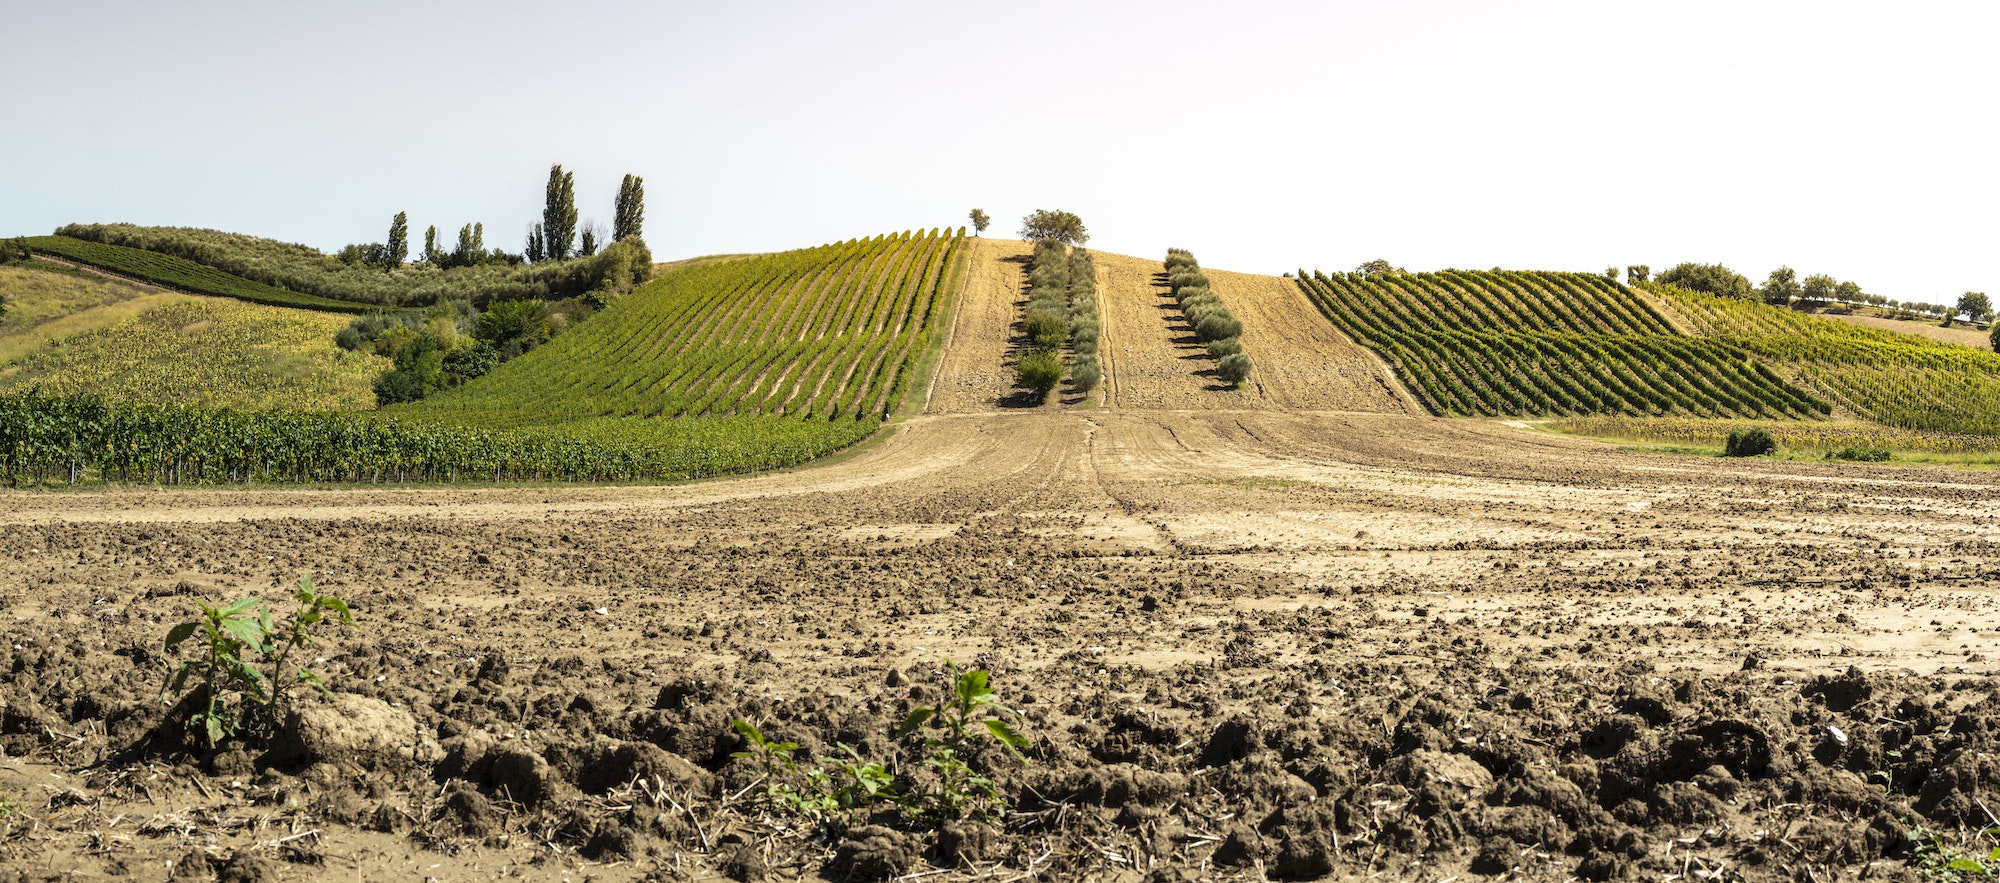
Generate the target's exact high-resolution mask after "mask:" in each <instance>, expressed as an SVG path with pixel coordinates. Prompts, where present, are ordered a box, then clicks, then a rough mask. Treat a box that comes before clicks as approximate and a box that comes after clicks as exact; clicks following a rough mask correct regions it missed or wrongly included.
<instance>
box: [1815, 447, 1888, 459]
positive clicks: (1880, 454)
mask: <svg viewBox="0 0 2000 883" xmlns="http://www.w3.org/2000/svg"><path fill="white" fill-rule="evenodd" d="M1826 458H1827V459H1828V460H1854V461H1857V462H1861V463H1887V462H1889V449H1888V448H1864V447H1858V446H1852V445H1850V446H1848V447H1845V448H1841V449H1840V450H1837V451H1827V452H1826Z"/></svg>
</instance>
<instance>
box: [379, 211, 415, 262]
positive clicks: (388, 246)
mask: <svg viewBox="0 0 2000 883" xmlns="http://www.w3.org/2000/svg"><path fill="white" fill-rule="evenodd" d="M409 256H410V216H409V215H408V214H406V213H404V212H397V213H396V218H395V220H392V221H390V222H389V241H388V242H387V243H385V247H384V249H383V254H382V258H383V260H382V263H383V264H384V266H383V269H385V270H393V269H396V268H397V267H400V266H402V265H403V259H404V258H407V257H409Z"/></svg>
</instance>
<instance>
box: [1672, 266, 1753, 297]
mask: <svg viewBox="0 0 2000 883" xmlns="http://www.w3.org/2000/svg"><path fill="white" fill-rule="evenodd" d="M1658 278H1659V281H1660V284H1662V285H1675V286H1679V287H1681V288H1685V289H1688V290H1690V291H1706V292H1708V293H1709V294H1719V295H1722V296H1724V297H1740V298H1743V299H1745V300H1754V299H1756V297H1757V292H1756V290H1755V289H1753V288H1751V287H1750V280H1748V279H1745V278H1743V275H1742V274H1740V273H1738V272H1736V271H1735V270H1731V269H1729V268H1728V267H1725V266H1723V265H1721V264H1693V263H1687V264H1676V265H1675V266H1674V268H1673V269H1671V270H1668V271H1666V272H1664V273H1661V274H1660V275H1659V277H1658Z"/></svg>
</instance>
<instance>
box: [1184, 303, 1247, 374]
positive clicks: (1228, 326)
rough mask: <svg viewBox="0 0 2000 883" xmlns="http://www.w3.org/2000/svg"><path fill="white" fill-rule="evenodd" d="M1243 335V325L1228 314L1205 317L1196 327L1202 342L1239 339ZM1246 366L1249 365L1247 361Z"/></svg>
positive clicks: (1197, 334)
mask: <svg viewBox="0 0 2000 883" xmlns="http://www.w3.org/2000/svg"><path fill="white" fill-rule="evenodd" d="M1242 334H1243V323H1242V322H1239V321H1237V320H1236V318H1235V317H1234V316H1231V315H1229V314H1228V313H1227V312H1222V313H1218V314H1214V315H1209V316H1205V317H1203V318H1202V320H1201V321H1200V322H1197V323H1195V326H1194V335H1195V336H1196V337H1198V338H1201V339H1202V340H1221V339H1223V338H1225V337H1239V336H1241V335H1242ZM1237 355H1242V353H1237ZM1245 364H1248V360H1247V359H1246V360H1245Z"/></svg>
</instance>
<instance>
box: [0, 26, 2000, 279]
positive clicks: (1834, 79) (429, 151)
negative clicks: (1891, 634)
mask: <svg viewBox="0 0 2000 883" xmlns="http://www.w3.org/2000/svg"><path fill="white" fill-rule="evenodd" d="M1996 34H2000V4H1994V3H1992V2H1981V3H1972V2H1967V3H1879V2H1878V3H1869V4H1858V3H1855V4H1843V3H1827V2H1809V3H1756V2H1719V3H1711V2H1674V3H1657V2H1649V3H1643V4H1642V3H1636V2H1634V3H1582V2H1520V3H1508V2H1420V3H1403V2H1398V3H1388V2H1382V3H1359V2H1350V3H1304V2H1300V3H1262V2H1229V3H1218V4H1195V3H1158V2H1151V3H1043V2H1017V3H953V2H942V3H940V2H931V3H897V4H891V3H824V2H797V3H755V2H739V3H713V2H709V3H623V4H620V3H591V2H562V3H548V2H537V3H515V2H479V3H473V2H465V3H408V2H348V3H337V2H325V3H311V4H307V3H289V2H285V3H272V2H243V3H211V2H175V3H158V2H143V3H141V2H104V3H93V4H63V3H19V4H12V3H10V4H8V8H6V9H5V10H4V14H0V84H4V88H0V101H4V106H5V110H4V119H5V120H6V121H7V122H6V126H5V133H4V136H0V235H16V234H39V233H47V232H49V231H50V230H52V229H53V228H54V227H55V226H57V225H59V224H62V223H65V222H69V221H130V222H133V223H139V224H168V225H183V226H199V227H214V228H220V229H225V230H232V231H238V232H244V233H253V234H257V235H263V236H271V237H275V238H279V239H285V240H289V241H297V242H304V243H307V244H309V245H313V246H316V247H318V248H321V249H324V250H329V251H331V250H334V249H337V248H339V247H340V246H341V245H343V244H345V243H348V242H361V241H372V240H379V239H381V238H382V237H383V235H384V233H385V231H386V228H387V226H388V221H389V217H390V216H391V215H393V214H394V213H395V212H396V211H398V210H407V211H408V212H409V214H410V220H411V226H412V228H413V230H412V236H413V239H416V238H418V237H420V235H421V233H420V232H419V231H421V230H422V229H423V228H424V227H425V226H427V225H431V224H435V225H437V226H438V228H439V230H440V231H441V233H443V234H444V235H446V236H447V237H448V236H449V235H450V234H451V233H452V232H455V231H456V230H457V228H458V226H459V225H460V224H462V223H466V222H468V221H475V220H477V221H483V222H485V224H486V228H487V241H488V244H489V245H500V246H503V247H506V248H508V249H509V250H514V251H518V250H519V249H520V248H521V240H522V237H523V234H524V232H525V230H526V227H527V225H528V224H529V223H530V222H531V221H533V220H535V219H536V218H538V217H539V213H540V209H541V199H542V185H543V183H544V181H545V179H546V177H547V174H548V167H549V164H550V163H553V162H560V163H562V164H563V165H564V167H565V168H567V169H569V170H571V171H572V172H574V173H575V175H576V186H577V197H578V203H579V209H580V210H581V212H582V213H583V214H585V215H590V216H595V217H597V218H598V219H600V220H602V221H605V222H607V223H608V222H609V220H610V216H611V203H612V196H613V194H614V193H615V191H616V189H617V185H618V180H619V178H620V176H621V175H624V174H626V173H633V174H638V175H642V176H644V177H645V180H646V193H647V219H646V231H647V240H648V242H649V243H650V244H651V245H652V247H653V250H654V253H655V255H656V256H658V257H660V258H661V259H667V258H673V257H686V256H692V255H698V254H711V253H718V252H746V251H770V250H779V249H786V248H795V247H801V246H807V245H816V244H819V243H822V242H827V241H833V240H840V239H847V238H850V237H854V236H864V235H871V234H875V233H881V232H889V231H899V230H903V229H908V228H913V227H934V226H955V225H958V224H962V223H965V214H966V211H967V210H968V209H970V208H972V207H973V206H979V207H982V208H984V209H986V210H987V212H988V213H990V214H991V215H992V216H993V217H994V218H995V219H996V220H995V224H994V230H993V231H991V232H992V233H998V234H1005V235H1012V231H1013V230H1014V229H1015V228H1016V227H1017V226H1018V223H1019V219H1020V217H1021V216H1022V215H1024V214H1026V213H1027V212H1028V211H1029V210H1031V209H1035V208H1060V209H1067V210H1070V211H1074V212H1076V213H1077V214H1079V215H1081V216H1082V217H1083V219H1084V221H1085V222H1086V223H1087V224H1088V225H1089V228H1090V230H1091V232H1092V240H1091V243H1090V244H1091V245H1092V246H1093V247H1097V248H1102V249H1104V250H1107V251H1115V252H1123V253H1128V254H1137V255H1145V256H1151V255H1156V254H1160V253H1162V252H1163V251H1164V250H1165V249H1166V248H1167V247H1168V246H1170V245H1171V246H1181V247H1185V248H1189V249H1192V250H1193V251H1194V252H1195V254H1196V255H1197V256H1198V257H1199V258H1200V259H1201V260H1202V262H1203V263H1204V264H1206V265H1209V266H1213V267H1220V268H1227V269H1238V270H1248V271H1262V272H1269V273H1279V272H1283V271H1286V270H1291V269H1294V268H1297V267H1300V266H1304V267H1307V268H1318V269H1326V270H1339V269H1349V268H1352V267H1353V266H1354V265H1356V264H1359V263H1360V262H1362V261H1364V260H1367V259H1370V258H1376V257H1382V258H1387V259H1388V260H1390V261H1391V262H1394V263H1396V264H1399V265H1401V266H1405V267H1409V268H1411V269H1435V268H1441V267H1448V266H1455V267H1472V268H1484V267H1489V266H1494V265H1505V266H1508V267H1520V268H1539V269H1576V270H1599V269H1602V268H1603V267H1604V266H1605V265H1606V264H1612V263H1615V264H1618V265H1620V266H1623V265H1625V264H1629V263H1649V264H1651V265H1652V266H1653V268H1654V270H1655V271H1656V272H1657V271H1658V270H1661V269H1664V268H1665V267H1666V266H1668V265H1671V264H1673V263H1676V262H1679V261H1689V260H1692V261H1701V262H1713V261H1720V262H1723V263H1726V264H1729V265H1730V266H1731V267H1733V268H1735V269H1736V270H1737V271H1739V272H1742V273H1743V274H1744V275H1746V276H1749V277H1751V280H1752V281H1753V282H1754V281H1761V280H1762V279H1763V277H1764V275H1765V274H1766V273H1768V272H1769V271H1770V269H1771V268H1773V267H1775V266H1777V265H1778V264H1781V263H1783V264H1789V265H1790V266H1792V267H1793V268H1795V269H1797V270H1799V271H1800V274H1801V275H1802V276H1803V275H1804V274H1807V273H1815V272H1824V273H1829V274H1832V275H1834V276H1836V277H1839V278H1842V279H1852V280H1854V281H1856V282H1859V283H1860V284H1861V285H1862V286H1863V287H1864V288H1865V289H1867V290H1869V291H1874V292H1880V293H1883V294H1887V295H1890V296H1891V297H1893V298H1896V299H1898V300H1925V301H1941V302H1947V303H1949V302H1951V300H1955V298H1956V296H1957V295H1958V293H1960V292H1962V291H1965V290H1967V289H1973V290H1983V291H1990V292H1993V293H1995V294H1996V295H2000V269H1996V267H2000V262H1997V261H1996V260H1995V254H1994V252H1995V245H1996V243H2000V220H1996V215H1995V205H1996V203H2000V171H1996V163H1995V154H1996V135H2000V122H1996V120H1995V114H1996V111H2000V52H1996V51H1995V50H1994V48H1993V41H1994V39H1995V36H1996Z"/></svg>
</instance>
